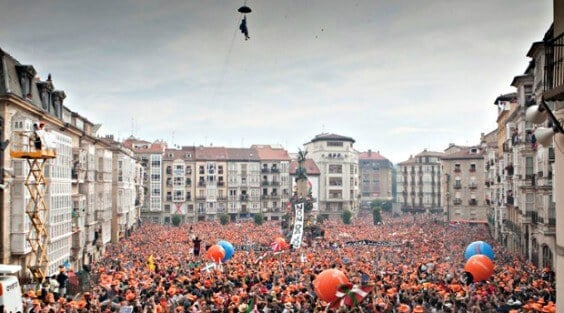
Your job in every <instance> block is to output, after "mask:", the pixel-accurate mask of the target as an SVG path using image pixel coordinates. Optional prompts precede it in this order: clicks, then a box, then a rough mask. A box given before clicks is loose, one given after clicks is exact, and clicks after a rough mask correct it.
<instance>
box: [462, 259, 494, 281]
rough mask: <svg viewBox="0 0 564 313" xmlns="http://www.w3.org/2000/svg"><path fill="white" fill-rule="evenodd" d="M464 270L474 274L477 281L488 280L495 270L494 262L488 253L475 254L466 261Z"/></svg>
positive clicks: (473, 276)
mask: <svg viewBox="0 0 564 313" xmlns="http://www.w3.org/2000/svg"><path fill="white" fill-rule="evenodd" d="M464 270H465V271H467V272H468V273H470V274H472V278H473V280H474V281H475V282H476V281H482V280H488V278H490V277H491V276H492V274H493V272H494V264H493V262H492V260H490V258H488V257H487V256H486V255H484V254H475V255H473V256H471V257H470V258H469V259H468V261H466V264H465V265H464Z"/></svg>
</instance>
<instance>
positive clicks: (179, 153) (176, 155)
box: [163, 146, 196, 160]
mask: <svg viewBox="0 0 564 313" xmlns="http://www.w3.org/2000/svg"><path fill="white" fill-rule="evenodd" d="M195 151H196V148H195V147H189V146H184V147H182V148H181V149H165V151H164V155H163V160H176V159H183V160H194V157H195ZM170 155H172V156H170Z"/></svg>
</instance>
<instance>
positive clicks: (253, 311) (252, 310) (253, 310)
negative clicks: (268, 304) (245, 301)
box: [247, 295, 260, 313]
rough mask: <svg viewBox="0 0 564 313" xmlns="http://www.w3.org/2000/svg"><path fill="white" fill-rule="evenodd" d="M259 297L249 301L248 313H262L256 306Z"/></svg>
mask: <svg viewBox="0 0 564 313" xmlns="http://www.w3.org/2000/svg"><path fill="white" fill-rule="evenodd" d="M256 297H257V296H256V295H255V296H253V297H252V298H251V301H249V305H248V306H247V313H260V312H259V310H258V306H257V304H256V301H255V298H256Z"/></svg>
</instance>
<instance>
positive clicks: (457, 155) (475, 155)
mask: <svg viewBox="0 0 564 313" xmlns="http://www.w3.org/2000/svg"><path fill="white" fill-rule="evenodd" d="M472 149H476V152H471V150H472ZM483 158H484V151H483V150H482V149H480V148H479V147H468V148H466V149H463V150H460V151H457V152H453V153H449V154H446V155H444V156H442V157H441V159H443V160H460V159H478V160H479V159H483Z"/></svg>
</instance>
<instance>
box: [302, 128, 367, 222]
mask: <svg viewBox="0 0 564 313" xmlns="http://www.w3.org/2000/svg"><path fill="white" fill-rule="evenodd" d="M354 143H355V140H354V139H353V138H351V137H347V136H342V135H338V134H329V133H322V134H319V135H316V136H315V137H314V138H313V139H312V140H310V141H309V142H308V143H306V144H304V147H305V151H306V152H307V156H308V157H310V158H311V159H313V161H314V162H315V164H317V166H318V168H319V171H320V182H319V200H318V203H319V213H320V214H324V215H327V216H338V215H340V214H341V213H342V212H343V211H344V210H350V211H351V212H353V213H354V214H356V212H358V209H359V206H360V201H359V199H360V198H359V196H360V189H359V169H358V152H357V151H356V150H355V149H354V147H353V145H354Z"/></svg>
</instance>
